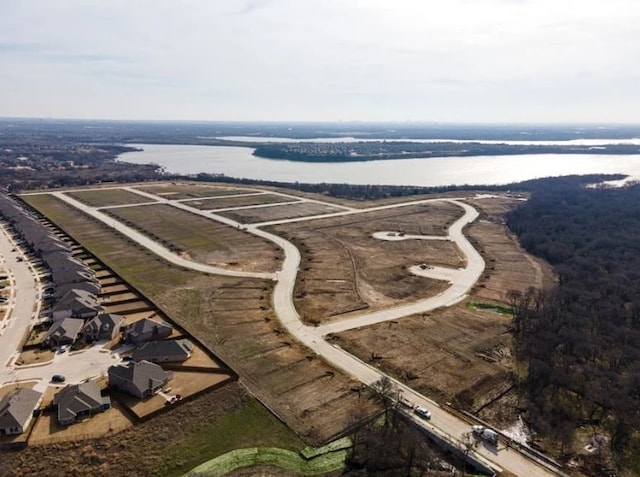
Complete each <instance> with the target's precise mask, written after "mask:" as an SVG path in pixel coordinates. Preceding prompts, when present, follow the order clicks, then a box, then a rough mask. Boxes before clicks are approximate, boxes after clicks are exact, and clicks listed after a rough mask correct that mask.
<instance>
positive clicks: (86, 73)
mask: <svg viewBox="0 0 640 477" xmlns="http://www.w3.org/2000/svg"><path fill="white" fill-rule="evenodd" d="M638 25H640V1H638V0H575V1H574V0H571V1H569V0H180V1H176V0H172V1H168V0H83V1H80V0H55V1H52V0H0V117H38V118H40V117H43V118H79V119H152V120H172V119H174V120H212V121H396V122H398V121H399V122H404V121H416V122H422V121H424V122H487V123H495V122H499V123H509V122H525V123H531V122H542V123H546V122H549V123H562V122H569V123H571V122H573V123H575V122H580V123H639V122H640V61H639V59H640V28H639V27H638Z"/></svg>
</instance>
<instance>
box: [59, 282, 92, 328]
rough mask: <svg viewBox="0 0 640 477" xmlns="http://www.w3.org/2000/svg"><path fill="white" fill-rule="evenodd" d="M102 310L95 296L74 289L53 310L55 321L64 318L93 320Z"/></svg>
mask: <svg viewBox="0 0 640 477" xmlns="http://www.w3.org/2000/svg"><path fill="white" fill-rule="evenodd" d="M100 311H102V308H101V307H100V306H99V305H98V302H97V298H96V296H95V295H93V294H91V293H89V292H87V291H84V290H78V289H75V288H74V289H73V290H70V291H69V292H67V294H66V295H65V296H63V297H62V298H61V299H60V300H58V302H57V303H56V304H55V306H54V307H53V308H52V309H51V314H52V316H53V319H54V321H57V320H61V319H63V318H70V317H74V318H93V317H94V316H96V315H97V314H98V313H99V312H100Z"/></svg>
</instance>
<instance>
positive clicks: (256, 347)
mask: <svg viewBox="0 0 640 477" xmlns="http://www.w3.org/2000/svg"><path fill="white" fill-rule="evenodd" d="M36 197H39V199H38V200H37V204H38V206H39V207H42V209H43V210H45V211H46V212H47V213H48V214H52V215H55V216H56V217H58V220H59V222H60V224H61V225H63V226H64V228H65V230H67V232H68V233H70V234H72V235H73V236H74V237H75V238H76V239H77V240H78V241H80V242H81V243H83V244H85V245H86V247H87V249H89V250H90V251H91V252H92V253H94V254H95V255H97V256H98V257H99V258H100V259H101V260H102V261H103V262H105V263H106V264H107V265H109V266H110V267H112V268H113V269H114V271H115V272H116V273H118V275H120V276H121V277H123V278H124V279H125V280H127V281H128V282H129V283H130V284H132V285H133V286H135V287H136V288H137V289H138V290H140V291H141V292H142V293H144V294H145V295H146V296H147V297H149V298H150V299H152V300H153V302H154V303H155V304H156V305H157V306H159V307H160V308H161V309H162V310H163V311H164V312H165V313H166V314H167V315H168V316H169V317H171V318H172V319H173V320H174V321H175V322H176V323H178V324H179V325H180V326H182V327H183V328H184V329H186V330H187V331H188V332H189V333H190V334H191V335H193V336H197V337H198V338H199V339H200V340H201V341H202V342H203V343H204V344H205V345H207V346H208V347H209V348H210V349H211V350H213V351H214V353H215V354H216V355H218V356H220V357H221V358H222V359H223V360H224V361H225V362H226V363H227V364H228V365H229V366H231V368H232V369H233V370H234V371H236V372H237V373H238V374H239V375H240V378H241V382H242V383H244V384H245V385H246V386H247V387H248V388H249V389H250V391H251V392H252V393H254V394H255V395H256V396H258V397H259V398H260V400H261V401H262V402H264V403H266V404H267V406H268V407H269V409H271V410H272V411H273V412H274V413H275V414H276V415H277V416H279V417H280V418H281V419H283V420H284V421H285V422H286V423H287V424H288V425H289V426H291V427H292V428H293V429H294V430H295V431H296V432H297V433H298V434H299V435H301V436H302V437H303V438H305V440H306V441H307V442H309V443H312V444H321V443H324V442H326V441H327V440H328V439H330V438H331V437H333V436H335V435H336V434H338V433H340V432H342V431H343V430H344V429H345V427H346V426H347V425H348V424H349V423H350V422H351V419H352V415H353V413H354V411H355V410H356V409H361V408H363V409H364V412H365V413H370V412H373V411H374V408H375V406H374V405H373V404H372V403H371V402H370V401H368V400H367V399H366V398H365V397H364V396H362V397H361V396H360V393H359V388H360V385H359V383H358V382H356V381H354V380H352V379H351V378H348V377H347V376H345V375H343V374H342V373H339V372H336V371H335V370H333V368H332V367H330V366H329V365H328V364H326V363H324V362H323V361H322V360H320V359H318V358H317V357H315V356H314V355H313V354H311V353H310V352H309V351H308V350H307V349H306V348H304V347H302V346H301V345H299V344H298V343H297V342H295V341H293V340H292V339H291V337H290V336H289V335H288V334H287V333H286V332H285V331H284V330H283V329H282V328H281V327H280V326H279V324H278V322H277V320H276V319H275V317H274V315H273V311H272V309H271V293H272V288H273V283H272V282H271V281H267V280H258V279H245V278H234V277H223V276H208V275H205V274H201V273H197V272H192V271H188V270H185V269H182V268H179V267H175V266H171V265H169V264H167V263H166V262H164V261H163V260H161V259H159V258H158V257H156V256H154V255H152V254H151V253H149V252H147V251H146V250H145V249H142V248H141V247H139V246H136V245H135V244H133V243H132V242H130V241H129V240H127V239H125V238H123V237H122V236H120V235H118V234H116V233H115V232H114V231H113V230H111V229H109V228H108V227H106V226H103V225H101V224H98V223H96V222H95V221H92V220H90V219H89V218H88V217H86V216H84V215H82V214H78V212H77V211H76V210H74V209H72V208H69V207H68V206H67V205H66V204H64V203H62V202H60V201H59V200H57V199H55V198H53V197H50V196H48V197H43V196H30V197H29V198H30V199H32V198H36Z"/></svg>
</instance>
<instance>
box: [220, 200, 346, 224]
mask: <svg viewBox="0 0 640 477" xmlns="http://www.w3.org/2000/svg"><path fill="white" fill-rule="evenodd" d="M342 210H343V209H339V208H337V207H330V206H328V205H323V204H318V203H317V202H300V203H299V204H289V205H278V206H273V207H261V208H257V209H242V210H229V211H227V212H221V213H220V214H219V215H222V216H224V217H228V218H230V219H232V220H235V221H237V222H240V223H244V224H253V223H259V222H270V221H272V220H283V219H292V218H295V217H307V216H310V215H321V214H331V213H333V212H342Z"/></svg>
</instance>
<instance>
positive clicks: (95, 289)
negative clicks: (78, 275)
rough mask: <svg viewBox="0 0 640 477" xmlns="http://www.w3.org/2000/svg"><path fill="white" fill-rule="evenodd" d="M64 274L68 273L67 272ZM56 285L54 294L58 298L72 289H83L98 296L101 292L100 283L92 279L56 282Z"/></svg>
mask: <svg viewBox="0 0 640 477" xmlns="http://www.w3.org/2000/svg"><path fill="white" fill-rule="evenodd" d="M64 275H68V274H67V273H65V274H64ZM54 285H55V290H54V292H53V296H54V297H55V299H56V300H60V299H61V298H62V297H64V296H65V295H66V294H67V293H69V292H70V291H71V290H83V291H85V292H87V293H91V294H92V295H96V296H98V295H99V294H100V284H99V283H96V282H93V281H90V280H86V281H83V282H72V283H62V284H57V285H56V284H55V283H54Z"/></svg>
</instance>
